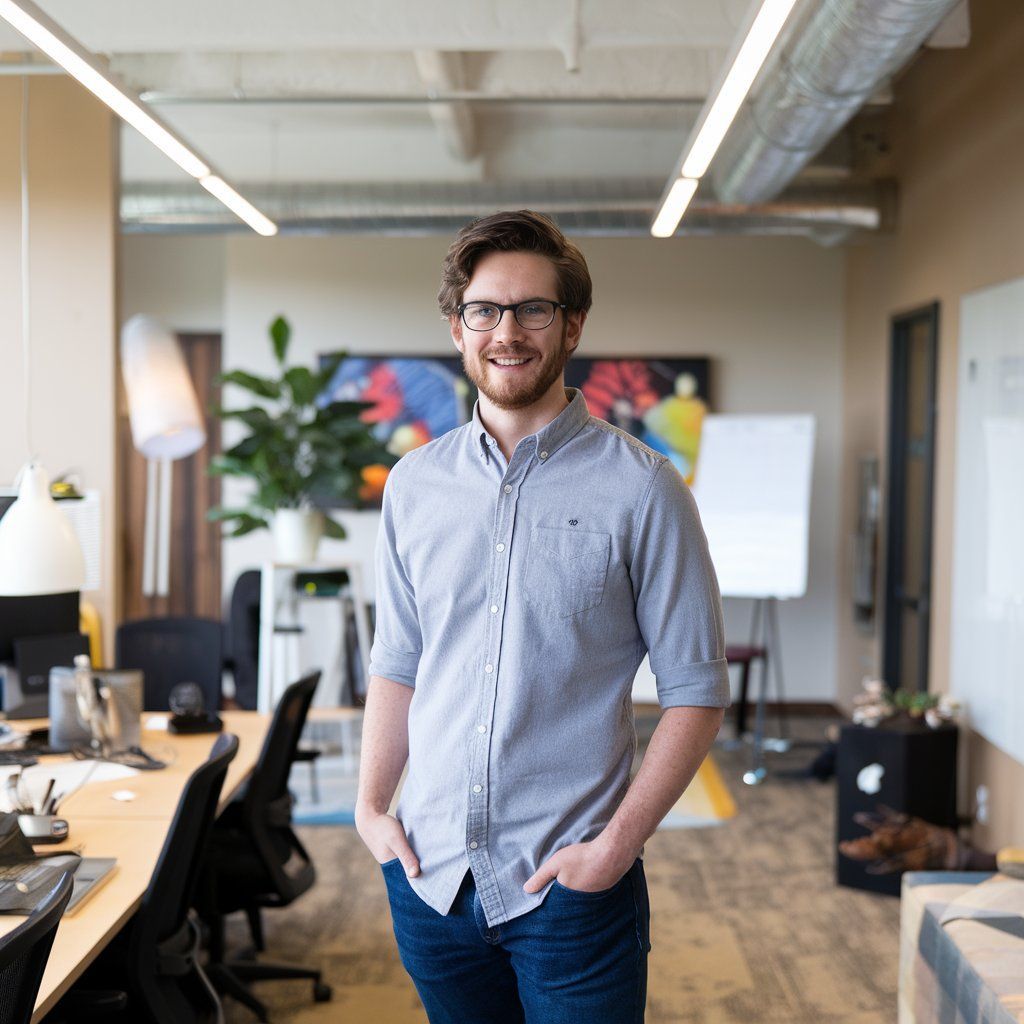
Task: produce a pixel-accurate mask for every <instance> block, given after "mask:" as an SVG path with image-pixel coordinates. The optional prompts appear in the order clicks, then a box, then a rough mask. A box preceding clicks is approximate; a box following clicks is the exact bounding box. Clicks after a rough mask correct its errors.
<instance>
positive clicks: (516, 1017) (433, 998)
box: [381, 858, 651, 1024]
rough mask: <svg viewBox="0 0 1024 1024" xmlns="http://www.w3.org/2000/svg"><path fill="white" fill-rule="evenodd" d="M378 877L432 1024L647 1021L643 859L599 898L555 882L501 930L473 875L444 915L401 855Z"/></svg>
mask: <svg viewBox="0 0 1024 1024" xmlns="http://www.w3.org/2000/svg"><path fill="white" fill-rule="evenodd" d="M381 870H382V871H383V874H384V880H385V882H386V884H387V889H388V900H389V902H390V903H391V919H392V922H393V924H394V929H395V939H396V940H397V942H398V952H399V954H400V955H401V957H402V964H403V965H404V967H405V969H406V970H407V971H408V972H409V975H410V977H411V978H412V980H413V982H414V983H415V985H416V990H417V992H419V996H420V999H421V1000H422V1001H423V1005H424V1007H425V1008H426V1011H427V1017H428V1018H429V1019H430V1024H643V1019H644V1005H645V1004H646V1002H647V953H648V952H649V950H650V948H651V943H650V904H649V903H648V899H647V882H646V880H645V879H644V868H643V862H642V861H641V860H640V859H639V858H637V860H636V861H635V862H634V864H633V866H632V867H631V868H630V869H629V871H627V872H626V874H625V875H623V877H622V878H621V879H620V880H619V881H618V882H616V884H615V885H613V886H612V887H611V888H610V889H605V890H603V891H602V892H595V893H589V892H577V891H576V890H574V889H567V888H566V887H565V886H563V885H561V884H560V883H558V882H557V881H556V882H554V883H553V885H552V887H551V890H550V891H549V892H548V894H547V896H546V897H545V899H544V902H543V903H542V904H541V905H540V906H539V907H537V908H536V909H534V910H531V911H530V912H529V913H527V914H523V915H522V916H520V917H516V918H513V919H512V920H511V921H506V922H505V923H504V924H500V925H498V926H496V927H494V928H488V927H487V922H486V921H485V920H484V914H483V908H482V907H481V905H480V898H479V896H478V895H477V892H476V886H475V885H474V884H473V876H472V874H471V873H470V872H467V873H466V877H465V879H464V880H463V882H462V887H461V888H460V889H459V892H458V895H457V896H456V897H455V902H454V903H453V904H452V908H451V910H450V911H449V912H448V914H446V915H444V914H439V913H438V912H437V911H436V910H434V909H433V908H432V907H429V906H427V904H426V903H424V902H423V901H422V900H421V899H420V898H419V896H417V895H416V893H415V892H413V889H412V887H411V886H410V885H409V881H408V879H407V878H406V877H405V872H404V870H403V869H402V866H401V863H400V862H399V861H398V859H397V858H395V859H394V860H390V861H388V862H387V863H385V864H383V865H381Z"/></svg>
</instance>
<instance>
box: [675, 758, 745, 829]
mask: <svg viewBox="0 0 1024 1024" xmlns="http://www.w3.org/2000/svg"><path fill="white" fill-rule="evenodd" d="M735 814H736V804H735V802H734V801H733V798H732V795H731V794H730V793H729V789H728V787H727V786H726V784H725V780H724V779H723V778H722V773H721V772H720V771H719V770H718V765H717V764H715V759H714V758H713V757H712V755H711V754H708V756H707V757H706V758H705V759H704V763H703V764H702V765H701V766H700V768H699V769H697V774H696V775H695V776H694V777H693V782H691V783H690V785H689V786H688V787H687V789H686V792H685V793H684V794H683V795H682V796H681V797H680V798H679V799H678V800H677V801H676V804H675V806H674V807H673V808H672V810H670V811H669V812H668V814H667V815H666V816H665V820H664V821H662V823H661V824H660V825H659V826H658V827H659V828H702V827H704V826H707V825H718V824H721V822H723V821H727V820H728V819H729V818H732V817H734V816H735Z"/></svg>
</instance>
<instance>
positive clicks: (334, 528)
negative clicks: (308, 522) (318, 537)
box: [324, 515, 348, 540]
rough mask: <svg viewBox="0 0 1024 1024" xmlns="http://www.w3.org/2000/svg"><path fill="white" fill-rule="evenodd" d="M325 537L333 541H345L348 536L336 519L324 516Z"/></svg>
mask: <svg viewBox="0 0 1024 1024" xmlns="http://www.w3.org/2000/svg"><path fill="white" fill-rule="evenodd" d="M324 536H325V537H330V538H331V539H332V540H344V539H345V538H346V537H347V536H348V534H347V533H346V532H345V527H344V526H342V525H341V523H339V522H338V521H337V520H336V519H332V518H331V517H330V516H327V515H325V516H324Z"/></svg>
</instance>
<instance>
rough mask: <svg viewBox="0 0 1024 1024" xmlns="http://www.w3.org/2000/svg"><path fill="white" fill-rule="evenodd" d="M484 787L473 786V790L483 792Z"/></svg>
mask: <svg viewBox="0 0 1024 1024" xmlns="http://www.w3.org/2000/svg"><path fill="white" fill-rule="evenodd" d="M483 788H484V787H483V786H474V787H473V792H474V793H482V792H483Z"/></svg>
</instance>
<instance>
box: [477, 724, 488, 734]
mask: <svg viewBox="0 0 1024 1024" xmlns="http://www.w3.org/2000/svg"><path fill="white" fill-rule="evenodd" d="M476 731H477V732H487V726H486V725H478V726H477V727H476Z"/></svg>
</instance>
